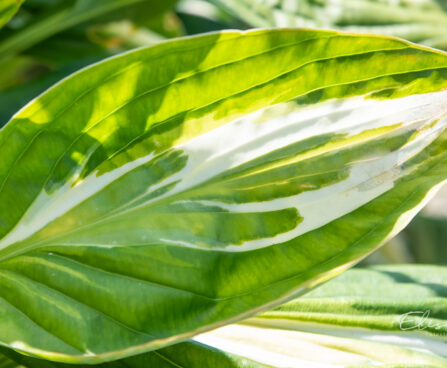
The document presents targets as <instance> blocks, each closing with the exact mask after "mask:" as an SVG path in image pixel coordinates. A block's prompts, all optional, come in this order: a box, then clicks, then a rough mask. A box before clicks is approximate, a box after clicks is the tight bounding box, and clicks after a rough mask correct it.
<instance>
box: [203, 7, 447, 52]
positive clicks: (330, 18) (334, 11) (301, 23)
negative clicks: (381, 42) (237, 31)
mask: <svg viewBox="0 0 447 368" xmlns="http://www.w3.org/2000/svg"><path fill="white" fill-rule="evenodd" d="M209 1H211V2H213V3H215V4H216V5H219V6H221V7H223V8H225V9H227V10H229V11H230V12H231V13H232V14H233V15H234V16H235V17H237V18H240V19H242V20H243V21H245V22H247V23H248V24H249V25H251V26H254V27H275V26H276V27H309V28H323V29H339V30H343V31H350V32H369V33H381V34H388V35H393V36H399V37H403V38H406V39H409V40H411V41H414V42H420V43H425V44H427V45H429V46H432V47H438V48H444V49H445V48H447V37H446V31H447V5H446V3H445V1H444V0H424V1H420V0H397V1H395V0H379V1H378V0H343V1H339V0H325V1H315V0H295V1H293V0H292V1H279V0H273V1H270V0H209Z"/></svg>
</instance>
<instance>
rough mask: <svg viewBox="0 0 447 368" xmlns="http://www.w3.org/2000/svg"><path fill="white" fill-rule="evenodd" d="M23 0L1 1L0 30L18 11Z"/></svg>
mask: <svg viewBox="0 0 447 368" xmlns="http://www.w3.org/2000/svg"><path fill="white" fill-rule="evenodd" d="M23 1H24V0H2V1H1V2H0V28H2V27H3V26H4V25H5V24H6V23H7V22H8V21H9V20H10V19H11V18H12V17H13V16H14V14H15V13H16V12H17V11H18V10H19V8H20V5H21V4H22V3H23Z"/></svg>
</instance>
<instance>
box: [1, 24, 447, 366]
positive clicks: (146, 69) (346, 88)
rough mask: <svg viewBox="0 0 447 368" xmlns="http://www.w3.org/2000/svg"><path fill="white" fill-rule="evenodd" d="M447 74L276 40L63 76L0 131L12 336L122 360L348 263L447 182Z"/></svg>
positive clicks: (42, 348) (9, 341) (361, 40)
mask: <svg viewBox="0 0 447 368" xmlns="http://www.w3.org/2000/svg"><path fill="white" fill-rule="evenodd" d="M389 61H392V62H389ZM446 68H447V55H446V54H444V53H441V52H437V51H433V50H430V49H425V48H422V47H419V46H414V45H412V44H409V43H407V42H404V41H401V40H398V39H393V38H385V37H376V36H359V35H349V34H340V33H337V32H319V31H302V30H286V31H284V30H272V31H253V32H248V33H243V32H224V33H216V34H209V35H206V36H201V37H193V38H186V39H180V40H175V41H172V42H166V43H163V44H160V45H158V46H155V47H152V48H147V49H140V50H137V51H134V52H131V53H127V54H124V55H122V56H119V57H115V58H112V59H109V60H107V61H105V62H102V63H99V64H97V65H94V66H92V67H89V68H87V69H84V70H82V71H81V72H79V73H76V74H74V75H73V76H71V77H69V78H68V79H66V80H64V81H62V82H61V83H59V84H58V85H56V86H55V87H53V88H52V89H50V90H49V91H47V92H46V93H45V94H43V95H41V96H40V97H39V98H38V99H36V100H34V101H33V102H32V103H30V104H29V105H28V106H26V107H25V108H24V109H23V110H22V111H20V112H19V113H18V114H16V115H15V117H14V118H13V119H12V121H10V122H9V124H8V125H7V126H5V127H4V128H3V129H2V130H1V132H0V153H1V154H2V161H1V163H0V239H1V240H0V296H1V299H0V342H1V343H2V344H3V345H5V346H9V347H13V348H14V349H17V350H19V351H24V352H27V353H29V354H33V355H37V356H41V357H44V358H47V359H52V360H59V361H66V362H88V363H92V362H100V361H104V360H113V359H117V358H121V357H125V356H130V355H134V354H136V353H140V352H144V351H148V350H151V349H157V348H160V347H162V346H164V345H166V344H172V343H174V342H176V341H179V340H183V339H185V338H188V337H190V336H193V335H196V334H198V333H200V332H204V331H206V330H209V329H212V328H215V327H218V326H220V325H222V324H226V323H229V322H232V321H236V320H239V319H242V318H245V317H247V316H250V315H252V314H255V313H258V312H261V311H264V310H267V309H269V308H271V307H272V306H274V305H277V304H279V303H281V302H283V301H285V300H287V299H289V298H291V297H293V296H295V295H297V294H299V293H301V292H303V291H304V290H305V289H306V287H308V286H314V285H316V284H317V283H318V282H320V281H323V280H325V279H327V278H329V277H331V276H333V275H335V274H337V273H339V272H341V271H342V270H343V269H346V268H347V267H349V266H350V265H351V264H353V263H354V262H356V261H358V260H359V259H360V258H361V257H363V256H365V255H366V254H368V253H369V252H371V251H373V250H374V249H375V248H377V247H378V246H379V245H380V244H382V243H383V242H384V241H385V240H386V239H388V238H389V237H391V236H392V235H393V234H395V233H396V232H397V231H399V230H400V229H401V228H402V227H403V226H405V224H406V223H407V222H408V221H409V220H410V219H411V217H412V216H413V215H414V214H415V213H416V212H417V210H418V209H419V208H420V207H421V206H422V205H423V204H424V203H425V201H426V200H427V198H428V197H430V196H431V195H432V194H433V193H434V191H435V190H436V189H437V188H438V186H439V185H440V184H441V183H442V182H443V181H445V180H446V178H447V171H446V163H447V161H446V160H447V153H446V144H447V141H446V138H447V136H446V134H444V133H443V132H444V129H445V127H446V124H447V119H446V114H447V111H446V99H447V92H445V91H444V89H445V88H446V86H447V69H446ZM98 331H101V336H102V338H101V339H98V338H97V333H98Z"/></svg>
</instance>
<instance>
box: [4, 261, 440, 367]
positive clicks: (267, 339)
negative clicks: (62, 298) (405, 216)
mask: <svg viewBox="0 0 447 368" xmlns="http://www.w3.org/2000/svg"><path fill="white" fill-rule="evenodd" d="M446 272H447V271H446V269H445V268H443V267H435V266H410V265H408V266H375V267H370V268H368V269H354V270H350V271H347V272H346V273H345V274H343V275H342V276H340V277H338V278H336V279H335V280H333V281H330V282H328V283H327V284H325V285H323V286H321V287H320V288H318V289H316V290H315V291H312V292H310V293H308V294H306V295H305V296H303V297H301V298H298V299H295V300H293V301H292V302H289V303H287V304H285V305H283V306H281V307H279V308H276V309H274V310H272V311H270V312H267V313H264V314H262V315H260V316H258V317H256V318H252V319H249V320H247V321H244V322H242V323H243V324H239V325H230V326H226V327H223V328H220V329H217V330H215V331H211V332H208V333H205V334H203V335H199V336H197V337H195V340H198V341H200V342H201V343H199V342H197V341H189V342H187V343H180V344H176V345H173V346H170V347H168V348H163V349H159V350H156V351H154V352H149V353H144V354H142V355H139V356H134V357H131V358H126V359H124V360H121V361H116V362H111V363H104V364H100V365H99V367H101V368H113V367H123V366H124V367H132V368H143V367H158V368H165V367H166V368H173V367H176V368H177V367H180V366H181V367H184V368H195V367H219V368H242V367H245V368H248V367H250V368H261V367H264V368H265V367H267V366H268V367H278V368H279V367H287V368H307V367H309V368H329V367H334V368H335V367H378V366H379V367H394V368H395V367H404V366H405V367H444V366H445V365H446V364H447V353H446V351H445V348H444V346H443V345H445V341H446V337H445V333H446V329H447V327H446V324H447V319H446V305H447V304H446V303H445V298H446V296H447V293H446V290H445V288H446V285H447V277H446V276H447V273H446ZM427 311H428V312H427ZM4 351H5V353H6V354H7V356H10V357H12V358H13V359H14V360H16V361H17V363H20V364H22V365H23V366H25V367H27V368H50V367H53V368H62V367H67V368H68V367H88V365H75V366H73V365H67V364H61V363H54V362H48V361H44V360H40V359H33V358H30V357H26V356H23V355H20V354H17V353H14V352H12V351H10V350H9V351H8V350H4Z"/></svg>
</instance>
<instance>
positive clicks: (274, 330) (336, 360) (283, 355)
mask: <svg viewBox="0 0 447 368" xmlns="http://www.w3.org/2000/svg"><path fill="white" fill-rule="evenodd" d="M276 322H278V321H272V324H271V325H270V326H268V325H267V326H266V327H259V326H248V325H228V326H225V327H222V328H219V329H217V330H214V331H211V332H208V333H205V334H202V335H199V336H196V337H194V340H196V341H198V342H200V343H202V344H206V345H209V346H212V347H214V348H217V349H220V350H223V351H226V352H229V353H232V354H236V355H239V356H243V357H245V358H249V359H251V360H254V361H256V362H259V363H262V364H266V365H268V366H272V367H277V368H286V367H287V368H303V367H307V368H331V367H347V366H364V365H365V366H366V365H367V366H378V365H383V364H385V363H388V364H391V363H393V364H406V363H408V362H409V361H408V359H412V360H411V363H413V364H431V363H432V364H433V363H440V362H441V361H443V358H442V356H444V355H443V353H440V351H439V349H440V348H441V347H442V345H443V343H442V342H441V341H436V340H434V339H433V340H430V339H428V338H424V337H423V336H421V334H419V335H417V334H408V333H407V334H405V333H404V332H402V333H399V332H379V331H372V330H366V329H360V328H359V329H353V328H349V327H346V326H343V327H340V328H338V329H335V328H333V327H331V326H328V325H324V326H323V325H321V326H317V325H318V324H313V325H314V328H309V329H304V330H293V329H291V328H292V327H293V321H289V320H287V321H285V322H284V323H283V324H279V325H275V323H276ZM279 322H281V321H279ZM289 322H291V323H292V324H289ZM315 326H316V327H315ZM442 348H444V347H442Z"/></svg>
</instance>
